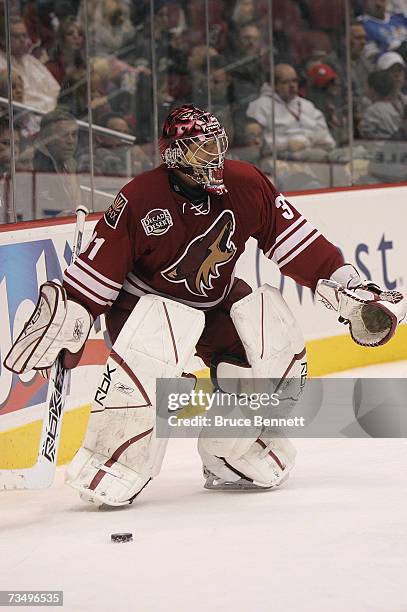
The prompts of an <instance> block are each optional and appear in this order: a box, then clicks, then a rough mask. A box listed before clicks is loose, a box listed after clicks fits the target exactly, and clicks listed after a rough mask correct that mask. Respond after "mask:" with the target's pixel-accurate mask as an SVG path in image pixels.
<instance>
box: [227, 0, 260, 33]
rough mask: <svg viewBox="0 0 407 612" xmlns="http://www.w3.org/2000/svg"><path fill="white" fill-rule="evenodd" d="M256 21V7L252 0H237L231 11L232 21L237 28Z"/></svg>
mask: <svg viewBox="0 0 407 612" xmlns="http://www.w3.org/2000/svg"><path fill="white" fill-rule="evenodd" d="M254 21H256V7H255V5H254V2H253V0H237V2H236V4H235V8H234V9H233V13H232V22H233V23H235V24H236V26H237V27H238V28H241V27H242V26H244V25H248V24H250V23H253V22H254Z"/></svg>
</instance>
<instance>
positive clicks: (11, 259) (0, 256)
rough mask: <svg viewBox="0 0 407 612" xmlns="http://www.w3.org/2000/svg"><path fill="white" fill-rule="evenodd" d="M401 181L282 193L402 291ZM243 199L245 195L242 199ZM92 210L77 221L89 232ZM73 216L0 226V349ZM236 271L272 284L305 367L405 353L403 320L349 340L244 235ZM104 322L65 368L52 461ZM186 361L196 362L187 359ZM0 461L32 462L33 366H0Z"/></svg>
mask: <svg viewBox="0 0 407 612" xmlns="http://www.w3.org/2000/svg"><path fill="white" fill-rule="evenodd" d="M406 196H407V186H397V187H394V186H388V187H380V188H374V189H372V188H367V189H366V188H365V189H351V190H347V189H344V190H336V191H327V192H324V193H321V192H317V193H314V194H312V193H309V194H307V195H293V196H291V197H289V198H288V199H289V200H290V201H291V202H292V203H293V204H294V205H297V207H298V208H299V209H300V210H301V212H302V213H303V214H304V216H306V217H307V218H308V219H309V221H311V222H312V223H314V224H315V226H316V227H317V228H318V229H319V230H320V231H321V232H322V233H324V234H325V235H326V236H327V238H329V239H330V240H331V241H332V242H334V243H335V244H336V245H337V246H338V247H339V248H340V249H341V250H342V252H343V253H344V256H345V260H346V261H349V262H352V263H355V264H356V265H357V267H358V268H359V270H360V273H361V276H362V277H364V278H367V279H372V280H374V281H375V282H377V283H378V284H380V285H381V286H382V287H384V288H386V289H389V290H390V289H400V290H401V291H403V290H404V284H405V274H406V267H407V263H406V262H407V242H406V239H405V231H406V226H407V223H406V221H407V209H406V203H405V202H406ZM248 206H250V203H249V202H248ZM98 218H99V215H92V216H91V217H90V219H89V221H88V222H87V224H86V234H85V243H86V239H87V238H90V236H91V233H92V230H93V227H94V225H95V223H96V221H97V219H98ZM73 230H74V222H73V220H72V219H61V220H59V221H55V222H50V221H47V222H43V221H36V222H32V223H25V224H21V225H18V226H13V230H12V231H6V226H4V227H3V229H2V231H0V355H1V360H3V358H4V356H5V354H6V353H7V352H8V350H9V348H10V346H11V341H12V338H13V337H16V335H17V334H18V333H19V332H20V330H21V327H22V325H23V322H24V321H25V320H26V319H27V316H28V314H29V313H31V311H32V310H33V308H34V305H35V302H36V299H37V295H38V287H39V285H41V284H42V283H43V282H44V281H45V280H46V279H60V278H61V276H62V270H63V269H64V268H65V267H66V265H67V262H68V261H69V259H70V252H71V246H70V245H71V244H72V238H73ZM236 274H237V276H240V277H242V278H244V279H245V280H247V281H248V282H249V283H250V284H251V285H252V287H257V286H258V285H260V284H262V283H264V282H268V283H270V284H272V285H274V286H276V287H278V288H279V289H280V290H281V292H282V294H283V296H284V298H285V299H286V301H287V302H288V304H289V306H290V308H291V309H292V310H293V312H294V314H295V315H296V316H297V318H298V320H299V321H300V325H301V327H302V329H303V331H304V335H305V338H306V341H307V350H308V358H309V371H310V374H311V375H314V376H315V375H323V374H329V373H330V372H336V371H339V370H345V369H350V368H354V367H361V366H363V365H370V364H373V363H380V362H386V361H394V360H398V359H405V358H407V325H404V326H401V328H400V329H399V331H398V333H397V335H396V337H395V338H394V339H393V340H392V342H391V343H389V344H388V345H386V346H384V347H380V348H377V349H362V348H361V347H358V346H357V345H356V344H354V343H353V342H352V341H351V340H350V338H349V337H348V335H347V333H346V328H345V327H342V326H340V325H339V323H337V321H336V317H335V316H334V315H333V313H332V312H330V311H328V310H326V309H325V308H324V307H323V306H322V305H321V304H319V303H314V300H313V296H312V293H311V291H310V290H308V289H304V288H302V287H300V286H298V285H296V283H294V281H292V280H291V279H288V278H283V277H282V276H281V274H280V273H279V271H278V269H277V267H276V266H275V265H274V264H273V263H272V262H271V261H269V260H266V259H265V258H264V257H263V256H262V255H261V254H260V253H259V251H258V250H257V247H256V242H255V241H250V242H249V243H248V245H247V249H246V252H245V253H244V255H243V256H242V258H241V259H240V260H239V262H238V264H237V270H236ZM104 334H105V328H104V321H103V318H102V320H98V321H97V322H96V325H95V328H94V329H93V330H92V332H91V335H90V339H89V341H88V344H87V348H86V351H85V353H84V355H83V358H82V361H81V364H80V366H79V367H78V368H77V369H76V370H75V371H74V372H73V376H72V384H71V392H70V395H69V398H68V402H67V412H66V415H65V418H64V425H63V439H62V446H61V452H60V455H59V462H60V463H64V462H66V461H67V460H69V458H70V457H72V455H73V453H74V452H75V450H76V449H77V447H78V446H79V444H80V441H81V437H82V436H83V433H84V430H85V427H86V421H87V416H88V412H89V402H90V401H91V397H92V390H93V388H94V386H95V382H96V380H97V377H98V375H99V372H100V368H101V365H102V364H103V363H104V361H105V360H106V355H107V349H106V345H105V342H104ZM195 368H196V365H195ZM0 371H1V377H0V468H2V467H17V466H28V465H30V464H32V463H33V461H34V458H35V455H36V446H37V444H38V440H39V436H40V429H41V421H40V419H41V418H42V413H43V402H44V400H45V396H46V388H47V385H46V381H44V379H43V378H41V377H40V376H39V375H38V374H35V373H33V372H30V373H27V374H24V375H21V376H16V375H12V374H11V373H10V372H8V371H7V370H5V368H4V367H2V366H1V370H0Z"/></svg>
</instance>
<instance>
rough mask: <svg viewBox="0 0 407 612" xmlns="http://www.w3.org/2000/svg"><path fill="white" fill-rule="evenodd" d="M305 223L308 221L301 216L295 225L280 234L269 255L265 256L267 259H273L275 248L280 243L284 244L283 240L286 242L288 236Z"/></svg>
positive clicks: (268, 252)
mask: <svg viewBox="0 0 407 612" xmlns="http://www.w3.org/2000/svg"><path fill="white" fill-rule="evenodd" d="M304 221H306V219H304V217H303V216H302V215H301V216H300V218H299V219H297V220H296V221H294V223H291V225H290V227H287V229H285V230H284V231H283V232H281V234H279V235H278V236H277V238H276V240H275V242H274V243H273V244H272V246H271V248H270V249H269V250H268V251H267V253H266V254H265V255H266V257H270V259H271V255H270V254H271V252H272V251H273V252H274V250H275V248H276V247H277V246H278V245H279V244H280V242H283V240H285V238H286V236H287V237H288V236H289V235H290V234H291V233H292V232H293V231H294V229H295V228H296V227H298V226H299V225H302V224H303V223H304Z"/></svg>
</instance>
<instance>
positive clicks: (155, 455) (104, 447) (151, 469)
mask: <svg viewBox="0 0 407 612" xmlns="http://www.w3.org/2000/svg"><path fill="white" fill-rule="evenodd" d="M159 144H160V151H161V155H162V158H163V161H164V163H163V164H162V165H161V166H159V167H158V168H156V169H154V170H152V171H149V172H146V173H144V174H141V175H139V176H137V177H136V178H134V179H133V180H131V181H130V182H129V183H128V184H127V185H125V186H124V187H123V189H122V190H121V191H120V193H119V194H118V195H117V196H116V199H115V200H114V202H113V204H112V205H111V206H110V208H109V209H108V210H107V211H106V212H105V214H104V216H103V217H102V218H101V219H100V221H99V222H98V223H97V225H96V227H95V231H94V233H93V236H92V238H91V241H90V242H89V244H88V245H87V247H86V248H85V249H84V250H83V252H82V253H81V254H80V256H79V257H78V258H77V259H76V260H75V262H74V263H73V264H71V265H70V266H69V267H68V268H67V270H66V271H65V274H64V282H63V290H62V291H63V292H64V293H65V294H66V298H67V301H66V306H64V308H65V310H66V316H65V321H63V322H62V323H61V324H60V331H59V332H58V333H57V334H56V337H55V340H53V342H52V345H51V349H52V351H51V352H52V354H53V355H55V353H57V352H58V349H59V350H62V349H65V357H66V362H67V365H70V366H73V365H74V363H75V362H77V361H78V356H79V355H80V351H81V348H82V347H83V344H84V340H85V339H86V337H87V334H88V333H89V329H90V327H91V323H92V321H93V319H94V318H95V317H97V316H98V315H100V314H102V313H106V320H107V328H108V331H109V334H110V337H111V340H112V344H113V347H112V350H111V353H110V356H109V359H108V362H107V364H106V368H105V371H104V374H103V378H102V381H101V383H100V385H99V387H98V389H97V391H96V395H95V399H94V402H93V405H92V411H91V417H90V421H89V426H88V432H87V435H86V438H85V441H84V443H83V446H82V447H81V449H80V450H79V451H78V453H77V455H76V456H75V458H74V460H73V462H72V464H71V465H70V466H69V467H68V470H67V482H68V484H70V485H71V486H73V487H74V488H77V489H79V490H80V492H81V495H82V497H84V498H85V499H87V500H89V501H93V502H97V503H102V502H104V503H107V504H109V505H122V504H126V503H131V502H132V501H133V500H134V498H135V497H136V496H137V495H138V493H139V492H140V491H141V490H142V489H143V488H144V487H145V486H146V484H147V483H148V482H149V481H150V480H151V478H152V477H153V476H155V475H156V474H157V473H158V471H159V468H160V465H161V461H162V456H163V453H164V450H165V444H164V443H163V442H162V441H160V440H158V439H157V438H156V436H155V431H154V430H155V407H156V397H155V393H156V391H155V383H156V379H160V378H182V376H183V372H184V368H185V367H186V364H187V362H188V360H189V359H190V357H191V355H192V354H193V353H194V352H195V351H196V354H197V355H198V356H199V357H201V358H202V360H203V361H204V362H205V364H206V365H208V366H212V370H213V376H214V379H215V380H216V377H217V372H216V370H217V369H218V374H219V371H221V372H222V375H225V373H226V376H231V375H232V376H235V377H236V378H238V377H239V372H240V373H241V374H242V375H243V376H244V377H245V378H247V377H248V375H249V376H250V375H252V376H253V378H265V379H276V380H277V381H278V380H280V381H283V380H285V379H289V378H299V377H300V376H301V367H304V365H305V366H306V361H305V349H304V341H303V339H302V335H301V332H300V330H299V328H298V324H297V322H296V321H295V319H294V317H293V316H292V314H291V312H290V311H289V309H288V307H287V306H286V304H285V302H284V300H283V299H282V297H281V296H280V295H279V294H278V292H277V290H276V289H273V288H271V287H268V286H264V287H262V288H260V289H258V290H256V291H254V292H252V289H251V287H249V285H247V283H245V282H244V281H243V280H241V279H238V278H236V277H235V274H234V271H235V266H236V262H237V260H238V258H239V257H240V255H241V254H242V253H243V251H244V249H245V244H246V242H247V240H248V239H249V238H250V237H254V238H255V239H256V240H257V242H258V246H259V248H260V249H261V250H262V251H263V253H264V255H265V256H266V257H268V258H270V259H272V260H273V261H274V262H275V263H276V264H277V265H278V266H279V268H280V270H281V272H282V273H283V274H285V275H288V276H290V277H291V278H293V279H294V280H295V281H296V282H298V283H300V284H302V285H304V286H307V287H310V288H311V289H312V290H313V291H315V290H316V289H317V285H318V282H319V281H320V280H321V279H329V280H327V281H326V282H325V285H322V286H321V288H320V295H321V297H322V298H323V299H324V301H325V303H326V305H328V307H330V308H333V309H335V310H337V311H338V313H339V315H340V316H341V317H342V319H344V320H345V321H346V322H348V323H349V324H350V330H351V333H352V337H353V338H354V339H355V341H357V342H359V343H360V344H365V345H377V344H379V343H383V342H385V341H387V340H388V339H389V338H390V337H391V336H392V334H393V333H394V330H395V327H396V325H397V322H398V320H400V319H401V318H402V315H403V313H404V311H405V300H403V299H402V296H401V295H400V294H397V296H396V295H392V296H390V297H391V299H390V298H389V299H388V295H387V294H384V293H383V292H381V291H380V290H379V289H378V288H377V287H372V286H367V285H363V283H362V280H361V279H360V277H359V274H358V272H357V271H356V269H355V268H354V267H353V266H351V265H349V264H345V262H344V260H343V257H342V255H341V253H340V252H339V250H338V249H337V248H336V247H335V246H334V245H333V244H331V243H330V242H329V241H328V240H327V239H326V238H325V237H324V236H322V234H321V233H320V232H319V231H318V230H317V229H316V228H315V227H314V226H313V225H312V224H311V223H310V222H309V221H307V219H305V218H304V216H303V215H302V214H301V213H299V212H298V211H297V210H296V209H295V208H294V207H293V206H292V205H291V204H290V203H289V202H287V200H286V199H285V198H284V196H283V195H281V194H279V193H278V191H277V190H276V188H275V187H274V186H273V185H272V184H271V183H270V181H269V180H268V179H267V178H266V177H265V176H264V175H263V174H262V173H261V172H260V170H258V169H257V168H256V167H254V166H252V165H250V164H247V163H244V162H239V161H229V160H225V154H226V151H227V144H228V143H227V136H226V133H225V131H224V129H223V127H222V126H221V125H220V124H219V122H218V120H217V119H216V117H214V116H213V115H212V114H210V113H208V112H205V111H202V110H200V109H198V108H196V107H194V106H192V105H185V106H183V107H180V108H177V109H175V110H174V111H172V112H171V113H170V114H169V116H168V118H167V120H166V122H165V124H164V127H163V133H162V137H161V139H160V143H159ZM50 285H52V283H51V284H50V283H48V288H49V286H50ZM49 291H51V292H52V287H51V289H49ZM60 291H61V290H60V289H58V292H60ZM56 292H57V291H56ZM48 300H49V297H48ZM58 300H59V301H58ZM60 302H61V300H60V299H59V298H58V299H57V298H55V310H58V304H60ZM400 304H403V306H400ZM70 309H71V310H72V313H74V314H73V315H72V314H71V312H70ZM81 309H82V310H81ZM78 312H79V318H80V315H81V313H82V315H83V316H82V319H81V320H82V323H81V325H82V327H81V334H78V333H77V331H78V326H77V325H76V327H74V330H76V333H75V332H74V333H72V321H73V320H74V319H75V317H78ZM77 320H78V318H77V319H76V321H77ZM85 320H86V321H87V323H86V324H84V323H83V321H85ZM68 321H71V324H70V327H69V325H68V327H67V322H68ZM29 324H30V322H29ZM29 324H28V325H29ZM44 327H46V326H45V325H44ZM68 328H69V329H68ZM47 329H48V328H47ZM53 334H54V336H55V332H53ZM46 335H47V331H45V332H44V337H46ZM78 335H79V336H80V337H79V338H78ZM73 336H76V338H75V339H74V340H73V339H72V337H73ZM48 345H49V343H48ZM41 346H42V344H41V342H39V343H37V344H36V345H35V347H34V348H33V347H32V346H30V347H23V349H22V348H21V343H20V344H19V339H18V340H17V341H16V343H15V345H14V347H13V349H12V350H11V352H10V354H9V356H8V357H7V358H6V361H7V364H6V365H7V367H10V368H11V369H14V371H20V372H21V371H24V370H26V369H30V368H33V367H34V368H35V367H36V368H43V367H46V366H47V365H50V363H52V361H53V359H51V360H50V359H49V357H47V355H48V354H49V349H47V350H46V351H43V350H40V347H41ZM55 347H56V348H55ZM44 353H45V354H44ZM69 361H70V363H69ZM243 371H244V374H243ZM204 429H205V428H204ZM198 449H199V452H200V454H201V457H202V460H203V465H204V474H205V477H206V484H205V486H206V487H207V488H225V489H227V488H228V489H231V488H241V489H250V488H266V489H267V488H274V487H276V486H279V485H280V483H281V482H283V481H284V480H285V479H286V478H287V477H288V474H289V471H290V470H291V468H292V467H293V465H294V457H295V450H294V449H293V447H292V445H291V444H290V443H289V442H288V440H286V439H285V438H274V437H273V436H272V433H271V432H270V431H269V430H267V428H264V427H259V428H258V429H255V430H254V431H253V433H252V434H250V435H249V434H248V435H245V436H242V437H241V438H227V439H226V438H225V439H222V438H217V437H216V436H215V435H214V434H213V430H211V429H210V428H208V429H207V430H206V431H203V434H202V435H201V436H200V439H199V444H198Z"/></svg>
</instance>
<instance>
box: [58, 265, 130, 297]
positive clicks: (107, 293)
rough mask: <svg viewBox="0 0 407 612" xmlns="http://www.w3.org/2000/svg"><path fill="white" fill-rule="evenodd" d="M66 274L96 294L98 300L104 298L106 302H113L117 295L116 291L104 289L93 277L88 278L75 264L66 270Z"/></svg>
mask: <svg viewBox="0 0 407 612" xmlns="http://www.w3.org/2000/svg"><path fill="white" fill-rule="evenodd" d="M67 272H68V274H69V275H70V276H72V277H73V278H75V279H76V280H77V281H79V282H80V283H82V284H84V285H85V286H86V287H88V289H90V290H91V291H93V293H96V295H98V296H99V297H100V298H105V299H106V300H115V299H116V298H117V296H118V295H119V292H118V290H117V289H111V288H108V287H106V285H102V283H100V282H99V281H97V280H95V279H94V278H93V276H90V274H88V273H87V272H84V271H83V270H81V268H80V267H79V266H77V265H76V263H74V264H72V265H71V266H69V268H68V270H67Z"/></svg>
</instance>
